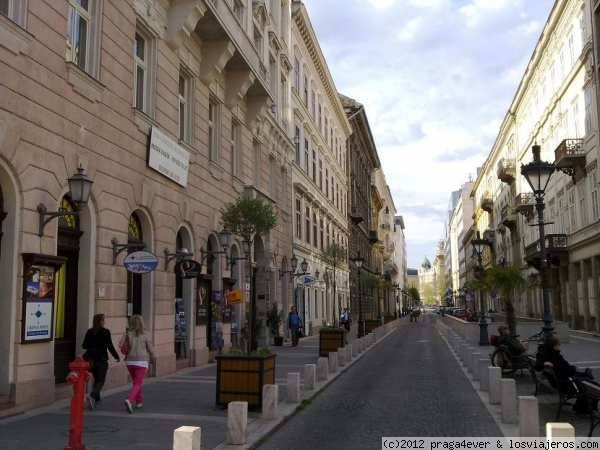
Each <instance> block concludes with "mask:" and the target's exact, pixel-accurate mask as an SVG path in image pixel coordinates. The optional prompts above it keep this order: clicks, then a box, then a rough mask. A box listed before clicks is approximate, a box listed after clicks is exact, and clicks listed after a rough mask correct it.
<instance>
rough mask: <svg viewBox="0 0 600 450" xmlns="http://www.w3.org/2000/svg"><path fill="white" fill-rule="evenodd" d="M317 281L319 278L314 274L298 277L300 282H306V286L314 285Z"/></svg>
mask: <svg viewBox="0 0 600 450" xmlns="http://www.w3.org/2000/svg"><path fill="white" fill-rule="evenodd" d="M315 281H317V279H316V278H315V277H313V276H312V275H302V276H300V277H298V284H304V285H305V286H312V285H313V284H315Z"/></svg>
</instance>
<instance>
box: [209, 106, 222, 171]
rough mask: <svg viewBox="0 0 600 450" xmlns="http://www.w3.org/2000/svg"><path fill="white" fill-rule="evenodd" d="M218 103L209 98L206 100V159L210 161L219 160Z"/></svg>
mask: <svg viewBox="0 0 600 450" xmlns="http://www.w3.org/2000/svg"><path fill="white" fill-rule="evenodd" d="M218 125H219V105H218V104H217V103H216V102H215V101H214V100H213V99H210V100H209V102H208V159H209V160H210V161H211V162H214V163H218V162H219V156H220V155H219V142H218V141H219V134H218V133H217V130H218Z"/></svg>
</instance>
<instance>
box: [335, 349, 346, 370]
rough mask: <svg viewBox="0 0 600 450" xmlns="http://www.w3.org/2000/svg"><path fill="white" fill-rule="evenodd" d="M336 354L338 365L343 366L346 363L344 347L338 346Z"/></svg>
mask: <svg viewBox="0 0 600 450" xmlns="http://www.w3.org/2000/svg"><path fill="white" fill-rule="evenodd" d="M337 354H338V366H340V367H341V366H345V365H346V349H344V348H338V351H337Z"/></svg>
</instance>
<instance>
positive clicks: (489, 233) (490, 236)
mask: <svg viewBox="0 0 600 450" xmlns="http://www.w3.org/2000/svg"><path fill="white" fill-rule="evenodd" d="M495 236H496V230H494V229H492V228H488V229H487V230H485V231H484V232H483V239H485V240H486V241H489V243H490V245H492V244H493V242H494V237H495Z"/></svg>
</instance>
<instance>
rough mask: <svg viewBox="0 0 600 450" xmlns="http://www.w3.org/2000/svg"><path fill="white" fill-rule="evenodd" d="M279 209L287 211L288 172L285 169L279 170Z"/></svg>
mask: <svg viewBox="0 0 600 450" xmlns="http://www.w3.org/2000/svg"><path fill="white" fill-rule="evenodd" d="M280 179H281V209H283V210H284V211H287V210H288V172H287V170H286V169H285V168H282V169H281V176H280Z"/></svg>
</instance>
